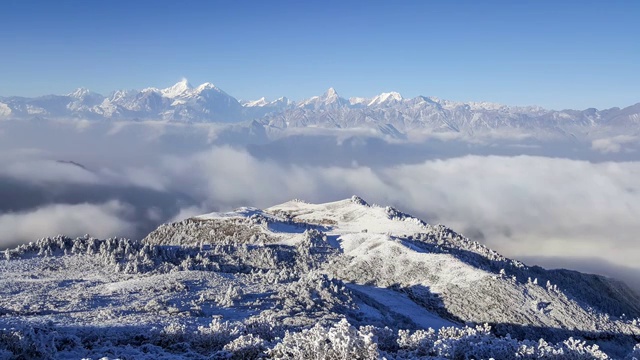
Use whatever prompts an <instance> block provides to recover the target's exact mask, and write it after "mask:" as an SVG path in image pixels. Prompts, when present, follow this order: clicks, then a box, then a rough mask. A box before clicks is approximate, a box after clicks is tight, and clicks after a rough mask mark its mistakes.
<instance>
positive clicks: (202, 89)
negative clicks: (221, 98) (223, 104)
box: [196, 82, 218, 93]
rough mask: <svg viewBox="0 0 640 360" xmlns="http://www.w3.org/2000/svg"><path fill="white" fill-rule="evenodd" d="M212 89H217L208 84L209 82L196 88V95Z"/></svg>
mask: <svg viewBox="0 0 640 360" xmlns="http://www.w3.org/2000/svg"><path fill="white" fill-rule="evenodd" d="M212 89H218V88H217V87H216V86H215V85H213V84H212V83H210V82H206V83H204V84H201V85H200V86H198V87H197V88H196V91H197V92H198V93H200V92H203V91H205V90H212Z"/></svg>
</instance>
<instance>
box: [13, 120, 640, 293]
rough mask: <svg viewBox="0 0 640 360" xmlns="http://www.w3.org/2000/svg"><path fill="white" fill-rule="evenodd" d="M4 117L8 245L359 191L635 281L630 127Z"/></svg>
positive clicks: (506, 248) (528, 257)
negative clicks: (279, 128) (401, 130)
mask: <svg viewBox="0 0 640 360" xmlns="http://www.w3.org/2000/svg"><path fill="white" fill-rule="evenodd" d="M0 130H1V131H0V198H1V199H2V201H0V248H6V247H10V246H15V245H16V244H20V243H24V242H28V241H33V240H35V239H38V238H41V237H45V236H53V235H57V234H65V235H69V236H79V235H83V234H86V233H88V234H91V235H93V236H96V237H101V238H104V237H111V236H125V237H132V238H142V237H144V235H146V233H148V232H149V231H151V230H153V229H154V228H155V227H156V226H157V225H158V224H161V223H163V222H166V221H174V220H179V219H184V218H187V217H189V216H193V215H197V214H201V213H206V212H210V211H221V210H230V209H233V208H235V207H238V206H255V207H268V206H271V205H275V204H278V203H282V202H285V201H287V200H290V199H293V198H299V199H303V200H306V201H309V202H327V201H334V200H339V199H343V198H347V197H350V196H351V195H353V194H357V195H359V196H360V197H362V198H364V199H365V200H367V201H368V202H370V203H377V204H381V205H392V206H395V207H397V208H398V209H400V210H402V211H405V212H409V213H411V214H413V215H416V216H418V217H421V218H423V219H425V220H426V221H427V222H430V223H442V224H445V225H447V226H449V227H451V228H453V229H454V230H456V231H458V232H461V233H463V234H465V235H466V236H468V237H470V238H472V239H474V240H478V241H481V242H483V243H485V244H486V245H488V246H489V247H492V248H494V249H495V250H497V251H499V252H501V253H503V254H504V255H506V256H509V257H513V258H517V259H522V260H524V261H525V262H527V263H528V264H540V265H543V266H546V267H564V268H572V269H577V270H582V271H589V272H595V273H600V274H604V275H610V276H616V277H619V278H621V279H623V280H625V281H627V282H628V283H629V284H630V285H632V286H634V287H635V288H637V289H640V280H638V279H640V265H639V263H640V261H638V259H639V258H640V242H638V241H637V240H636V239H637V234H639V233H640V222H639V221H638V220H637V219H640V161H635V160H634V157H635V156H637V154H634V153H633V152H629V151H625V150H624V149H625V148H624V146H625V144H627V143H628V142H629V141H627V140H628V139H627V138H624V139H613V140H612V139H604V140H602V141H600V142H597V141H594V142H592V143H589V144H585V145H584V147H583V148H580V150H581V151H583V150H584V149H589V148H591V149H592V150H593V158H590V155H589V153H588V152H581V153H580V154H581V155H580V156H577V155H576V151H575V147H574V148H571V147H567V148H566V149H565V148H563V147H562V146H560V145H558V144H552V145H553V146H552V145H549V147H546V148H545V144H533V145H531V144H528V146H527V147H523V148H519V149H520V150H518V151H514V150H513V149H514V147H512V146H510V147H507V146H497V147H496V146H495V144H491V145H490V146H489V145H487V146H478V145H477V144H474V145H469V144H465V143H463V142H453V141H451V142H447V141H446V140H441V139H440V140H428V139H427V140H424V141H423V142H422V143H420V144H415V143H412V144H402V143H398V142H391V141H387V140H385V139H380V138H367V137H364V136H359V135H357V134H356V135H354V134H349V136H346V137H345V136H333V135H331V134H329V135H326V134H324V135H323V136H322V137H314V136H311V135H300V134H296V135H295V136H291V137H290V138H286V137H284V138H282V137H281V138H280V139H279V140H277V141H265V140H264V139H261V140H260V141H259V142H258V143H253V144H252V143H251V141H249V140H247V139H244V140H247V141H244V140H243V139H242V138H241V137H240V136H238V134H237V133H234V134H232V136H227V135H228V134H227V135H225V133H224V131H222V132H221V130H220V129H218V128H216V127H206V126H173V125H172V126H168V125H166V126H163V125H159V124H147V125H144V124H135V125H122V124H117V125H114V124H91V123H80V122H69V123H53V122H22V123H9V122H6V123H3V124H0ZM343 135H344V134H343ZM492 148H493V149H494V151H490V149H492ZM522 149H534V151H522ZM536 149H537V150H536ZM540 149H546V152H542V153H541V152H540ZM549 149H551V150H553V151H551V150H549ZM563 149H564V150H563ZM571 149H573V150H571ZM603 153H614V154H615V153H624V158H620V159H615V158H614V159H603V158H602V157H600V155H602V154H603ZM638 160H640V156H638Z"/></svg>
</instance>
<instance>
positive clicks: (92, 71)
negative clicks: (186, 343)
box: [0, 0, 640, 109]
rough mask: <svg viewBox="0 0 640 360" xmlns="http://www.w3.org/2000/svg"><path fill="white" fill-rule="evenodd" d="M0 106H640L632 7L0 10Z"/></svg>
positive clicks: (191, 4)
mask: <svg viewBox="0 0 640 360" xmlns="http://www.w3.org/2000/svg"><path fill="white" fill-rule="evenodd" d="M1 11H2V14H3V16H2V21H1V22H0V34H2V45H1V49H2V50H0V96H8V95H23V96H35V95H42V94H50V93H68V92H70V91H71V90H73V89H74V88H77V87H80V86H82V87H88V88H90V89H92V90H94V91H97V92H101V93H108V92H110V91H111V90H114V89H120V88H144V87H148V86H155V87H166V86H169V85H171V84H173V83H175V82H177V81H178V80H180V78H182V77H186V78H188V79H189V81H190V82H191V83H193V84H199V83H202V82H205V81H210V82H213V83H214V84H216V85H217V86H219V87H220V88H222V89H224V90H225V91H227V92H228V93H230V94H231V95H234V96H235V97H237V98H241V99H254V98H259V97H261V96H266V97H267V98H272V99H273V98H277V97H279V96H283V95H285V96H288V97H290V98H292V99H296V100H297V99H302V98H306V97H310V96H313V95H317V94H320V93H322V92H324V91H325V90H326V89H327V88H328V87H330V86H333V87H335V88H336V90H337V91H338V93H340V95H342V96H345V97H350V96H373V95H375V94H377V93H380V92H383V91H398V92H400V93H402V94H403V95H404V96H405V97H413V96H416V95H426V96H437V97H441V98H446V99H452V100H463V101H493V102H500V103H505V104H512V105H530V104H531V105H533V104H535V105H541V106H545V107H549V108H556V109H559V108H587V107H597V108H607V107H613V106H619V107H623V106H628V105H631V104H635V103H638V102H640V45H639V44H640V41H639V40H638V38H640V21H638V19H639V18H640V1H604V0H603V1H570V0H567V1H542V0H539V1H447V2H445V1H439V2H435V1H376V0H372V1H279V2H268V1H255V2H253V1H184V2H177V1H148V0H136V1H121V0H112V1H91V0H74V1H71V0H59V1H30V0H4V1H3V2H2V6H1Z"/></svg>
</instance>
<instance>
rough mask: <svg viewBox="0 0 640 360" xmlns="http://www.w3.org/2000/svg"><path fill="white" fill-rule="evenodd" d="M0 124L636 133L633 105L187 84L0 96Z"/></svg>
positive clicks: (637, 109) (638, 121)
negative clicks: (269, 91)
mask: <svg viewBox="0 0 640 360" xmlns="http://www.w3.org/2000/svg"><path fill="white" fill-rule="evenodd" d="M0 117H2V118H4V119H29V118H35V117H37V118H51V119H57V118H70V119H88V120H103V121H137V120H157V121H168V122H182V123H201V122H205V123H206V122H213V123H245V122H250V121H258V122H259V123H260V124H262V125H263V126H265V127H271V128H278V129H286V128H296V127H322V128H335V129H344V128H360V127H363V128H371V129H373V130H375V131H379V129H381V128H388V127H393V128H394V129H395V130H397V131H399V132H400V133H402V134H404V135H406V134H409V133H411V132H413V131H427V132H433V133H457V134H465V135H470V136H481V135H486V134H490V133H496V132H498V133H504V134H506V135H507V136H509V134H510V133H515V134H519V135H525V136H534V137H544V138H549V137H556V138H567V137H569V138H571V137H579V138H580V137H584V138H588V137H591V136H594V135H595V136H601V135H611V134H613V135H617V134H626V135H628V134H631V135H634V136H635V135H638V134H640V132H639V130H638V125H640V103H638V104H635V105H631V106H628V107H624V108H617V107H614V108H610V109H603V110H597V109H594V108H589V109H584V110H571V109H566V110H547V109H544V108H541V107H539V106H508V105H502V104H495V103H489V102H457V101H450V100H443V99H439V98H437V97H426V96H417V97H414V98H403V97H402V95H401V94H399V93H397V92H387V93H382V94H379V95H377V96H374V97H372V98H366V97H352V98H350V99H346V98H343V97H341V96H340V95H339V94H338V92H337V91H336V90H335V89H334V88H329V89H328V90H327V91H326V92H325V93H324V94H322V95H319V96H314V97H311V98H309V99H305V100H301V101H297V102H295V101H290V100H289V99H287V98H285V97H282V98H279V99H277V100H274V101H268V100H267V99H265V98H262V99H259V100H254V101H239V100H238V99H236V98H235V97H233V96H231V95H229V94H228V93H226V92H224V91H223V90H221V89H220V88H218V87H216V86H215V85H213V84H212V83H208V82H207V83H204V84H201V85H199V86H197V87H194V86H192V85H191V84H190V83H189V82H188V81H187V80H186V79H182V80H181V81H179V82H178V83H176V84H174V85H172V86H170V87H167V88H164V89H159V88H145V89H143V90H141V91H135V90H118V91H114V92H112V93H111V94H110V95H108V96H103V95H100V94H97V93H93V92H91V91H90V90H88V89H84V88H79V89H76V90H75V91H73V92H71V93H70V94H68V95H47V96H41V97H36V98H25V97H2V98H0Z"/></svg>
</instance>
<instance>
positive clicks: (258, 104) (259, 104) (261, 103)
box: [242, 96, 269, 107]
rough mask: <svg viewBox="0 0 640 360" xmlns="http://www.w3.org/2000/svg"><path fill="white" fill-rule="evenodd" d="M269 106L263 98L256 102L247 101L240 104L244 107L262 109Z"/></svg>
mask: <svg viewBox="0 0 640 360" xmlns="http://www.w3.org/2000/svg"><path fill="white" fill-rule="evenodd" d="M267 104H269V102H268V101H267V99H266V98H265V97H264V96H263V97H261V98H260V99H258V100H251V101H247V102H245V103H244V104H242V105H243V106H246V107H263V106H265V105H267Z"/></svg>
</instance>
